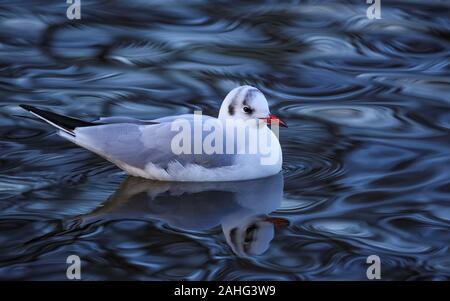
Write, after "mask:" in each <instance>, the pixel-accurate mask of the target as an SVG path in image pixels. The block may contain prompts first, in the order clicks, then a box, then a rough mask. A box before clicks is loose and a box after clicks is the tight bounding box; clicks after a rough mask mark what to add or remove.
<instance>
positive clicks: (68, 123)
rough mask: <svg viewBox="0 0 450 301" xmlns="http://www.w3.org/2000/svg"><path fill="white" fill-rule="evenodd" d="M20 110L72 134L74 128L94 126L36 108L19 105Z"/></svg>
mask: <svg viewBox="0 0 450 301" xmlns="http://www.w3.org/2000/svg"><path fill="white" fill-rule="evenodd" d="M19 106H20V107H21V108H22V109H24V110H26V111H28V112H31V113H33V114H34V115H36V116H37V117H39V118H41V119H43V120H45V121H46V122H48V123H50V124H52V125H53V126H56V127H58V128H60V129H62V130H64V131H67V132H73V130H75V128H77V127H84V126H93V125H96V124H94V123H92V122H87V121H83V120H79V119H75V118H72V117H67V116H63V115H60V114H56V113H53V112H50V111H45V110H41V109H38V108H36V107H33V106H30V105H25V104H20V105H19Z"/></svg>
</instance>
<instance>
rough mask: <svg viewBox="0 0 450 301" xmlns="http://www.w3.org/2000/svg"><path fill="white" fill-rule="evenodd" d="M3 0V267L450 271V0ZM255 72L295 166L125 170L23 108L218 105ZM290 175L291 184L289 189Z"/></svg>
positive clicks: (174, 274)
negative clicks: (193, 173)
mask: <svg viewBox="0 0 450 301" xmlns="http://www.w3.org/2000/svg"><path fill="white" fill-rule="evenodd" d="M65 2H66V1H64V0H54V1H40V0H34V1H0V91H1V98H0V116H1V119H0V123H1V127H0V279H35V280H65V279H66V268H67V266H68V265H67V264H66V258H67V256H69V255H71V254H76V255H79V256H80V258H81V260H82V279H84V280H108V279H115V280H117V279H130V280H178V279H188V280H209V279H216V280H256V279H273V280H329V279H332V280H337V279H355V280H365V279H366V268H367V267H368V265H367V264H366V258H367V256H369V255H372V254H376V255H378V256H380V258H381V261H382V262H381V267H382V279H384V280H391V279H396V280H412V279H433V280H443V279H449V278H450V253H449V243H450V237H449V222H450V221H449V219H450V207H449V197H450V177H449V174H450V171H449V167H450V156H449V155H450V153H449V146H450V139H449V130H450V110H449V108H450V105H449V92H450V77H449V74H450V61H449V57H450V51H449V49H450V41H449V37H450V32H449V30H450V20H449V17H450V13H449V11H450V10H449V8H450V2H449V1H406V0H405V1H394V0H392V1H382V19H381V20H369V19H367V17H366V9H367V7H368V6H367V4H365V2H366V1H363V0H361V1H280V2H277V1H265V3H264V4H262V2H261V4H259V5H255V4H254V2H250V1H248V2H245V1H241V2H229V1H214V2H210V3H208V2H206V1H200V0H198V1H142V0H133V1H131V0H129V1H88V0H83V1H82V19H81V20H75V21H69V20H67V18H66V8H67V4H66V3H65ZM240 84H250V85H254V86H256V87H258V88H259V89H260V90H261V91H262V92H263V93H265V95H266V97H267V98H268V100H269V102H270V105H271V108H272V112H273V113H276V114H278V115H280V116H282V117H283V118H284V119H285V120H286V121H287V123H288V124H289V128H288V129H282V133H281V144H282V148H283V151H284V165H283V174H282V175H281V177H280V176H279V177H274V178H271V179H263V180H259V181H250V182H248V183H217V184H211V185H209V184H207V183H201V184H198V185H197V184H189V183H186V184H183V185H181V184H176V183H157V182H150V181H143V180H141V179H135V178H127V176H126V175H125V174H124V173H123V172H121V171H120V170H119V169H118V168H116V167H115V166H113V165H112V164H110V163H108V162H106V161H104V160H102V159H101V158H99V157H97V156H96V155H94V154H92V153H90V152H88V151H86V150H83V149H81V148H78V147H76V146H75V145H73V144H71V143H70V142H67V141H64V140H62V139H61V138H60V137H58V136H57V135H55V131H54V130H53V129H52V128H51V127H50V126H48V125H45V124H42V123H39V122H36V121H34V120H33V119H32V118H23V117H20V116H26V117H30V116H29V115H28V114H27V113H26V112H24V111H23V110H21V109H20V108H19V107H18V106H17V105H18V104H20V103H27V104H31V105H36V106H39V107H41V108H46V109H49V110H53V111H55V112H59V113H63V114H67V115H70V116H77V117H81V118H84V119H86V120H93V119H95V118H96V117H97V116H110V115H127V116H133V117H136V118H144V119H152V118H158V117H162V116H165V115H173V114H180V113H188V112H193V111H194V110H202V111H203V112H204V113H205V114H210V115H215V114H217V111H218V108H219V106H220V103H221V100H222V99H223V97H224V96H225V95H226V93H227V92H228V91H229V90H230V89H232V88H234V87H236V86H237V85H240ZM283 185H284V188H283Z"/></svg>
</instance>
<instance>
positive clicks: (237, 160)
mask: <svg viewBox="0 0 450 301" xmlns="http://www.w3.org/2000/svg"><path fill="white" fill-rule="evenodd" d="M20 106H21V107H22V108H23V109H25V110H27V111H29V112H30V113H31V114H33V115H35V116H36V117H38V118H40V119H42V120H44V121H45V122H47V123H49V124H50V125H52V126H54V127H56V128H57V129H58V132H57V133H58V135H60V136H61V137H63V138H65V139H67V140H69V141H71V142H73V143H75V144H77V145H78V146H81V147H84V148H85V149H87V150H90V151H92V152H94V153H96V154H97V155H100V156H101V157H103V158H105V159H106V160H108V161H110V162H112V163H114V164H115V165H116V166H118V167H119V168H121V169H122V170H124V171H125V172H126V173H128V174H129V175H132V176H136V177H142V178H146V179H151V180H159V181H177V182H178V181H181V182H183V181H187V182H205V181H207V182H209V181H239V180H250V179H257V178H263V177H268V176H271V175H274V174H277V173H279V172H280V171H281V167H282V160H283V159H282V150H281V146H280V142H279V140H278V137H277V136H276V135H275V133H274V132H273V131H272V130H271V129H270V128H269V127H268V125H274V124H275V126H277V125H280V126H286V124H285V123H284V122H283V121H281V120H280V119H279V118H278V117H276V116H274V115H271V114H270V111H269V105H268V102H267V99H266V98H265V96H264V94H263V93H262V92H261V91H260V90H258V89H257V88H255V87H252V86H247V85H246V86H240V87H237V88H235V89H233V90H231V91H230V92H229V93H228V94H227V96H226V97H225V99H224V100H223V102H222V105H221V107H220V111H219V115H218V117H217V118H215V117H211V116H206V115H201V116H200V120H201V122H202V124H205V123H207V122H210V123H212V124H216V126H212V127H210V128H209V129H207V128H205V127H201V128H200V134H201V135H200V136H201V140H196V137H195V134H196V133H195V129H196V124H195V122H196V120H198V116H196V115H195V114H183V115H175V116H166V117H162V118H158V119H153V120H141V119H135V118H131V117H121V116H115V117H101V118H100V119H98V120H96V121H93V122H88V121H83V120H79V119H75V118H72V117H67V116H63V115H59V114H56V113H53V112H49V111H45V110H42V109H39V108H36V107H33V106H30V105H20ZM196 118H197V119H196ZM180 121H184V123H183V124H185V125H186V124H187V125H189V126H191V127H190V128H191V129H193V130H192V131H191V132H188V133H189V134H192V135H189V136H190V137H188V139H190V141H184V142H183V143H184V144H186V145H188V144H189V145H193V146H194V148H195V144H198V143H200V144H202V143H203V142H205V139H207V137H208V135H209V134H211V132H212V131H214V130H218V129H221V130H222V132H221V133H219V135H215V136H214V137H216V139H213V140H214V143H215V144H218V143H220V142H221V143H222V144H227V145H228V144H230V145H231V146H232V147H231V148H230V150H231V151H228V150H229V149H228V148H225V147H223V148H222V150H223V149H226V151H222V152H212V153H206V152H204V151H202V152H200V153H198V152H195V150H194V151H192V152H182V153H178V152H177V151H174V143H173V142H174V139H175V138H176V137H177V134H179V132H177V131H176V130H174V124H176V123H177V122H180ZM241 121H242V122H241ZM252 121H255V122H253V123H252ZM227 122H228V123H227ZM225 123H226V124H227V125H228V124H231V126H222V125H223V124H225ZM219 125H220V126H219ZM261 134H262V135H261ZM256 135H261V137H267V139H266V140H267V141H266V142H267V143H268V152H266V151H263V150H262V148H261V147H259V146H260V141H259V140H258V139H253V138H254V137H255V136H256ZM238 137H241V138H242V137H243V138H244V144H243V145H240V144H239V143H238V141H237V140H238ZM219 138H221V139H219ZM258 141H259V142H258ZM187 142H189V143H187ZM202 145H203V144H202ZM211 145H212V144H211ZM214 146H217V145H214ZM249 149H253V150H256V151H255V152H250V151H248V150H249ZM268 156H272V157H273V158H271V159H273V160H269V161H270V163H267V160H266V162H265V161H264V159H265V158H267V157H268Z"/></svg>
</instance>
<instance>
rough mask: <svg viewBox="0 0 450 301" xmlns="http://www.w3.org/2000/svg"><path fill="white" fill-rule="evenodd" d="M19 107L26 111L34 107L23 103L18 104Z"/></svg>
mask: <svg viewBox="0 0 450 301" xmlns="http://www.w3.org/2000/svg"><path fill="white" fill-rule="evenodd" d="M19 107H21V108H22V109H24V110H27V111H31V110H33V109H35V107H32V106H29V105H24V104H20V105H19Z"/></svg>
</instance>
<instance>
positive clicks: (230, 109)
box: [228, 105, 234, 115]
mask: <svg viewBox="0 0 450 301" xmlns="http://www.w3.org/2000/svg"><path fill="white" fill-rule="evenodd" d="M228 114H230V115H234V106H233V105H229V106H228Z"/></svg>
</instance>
